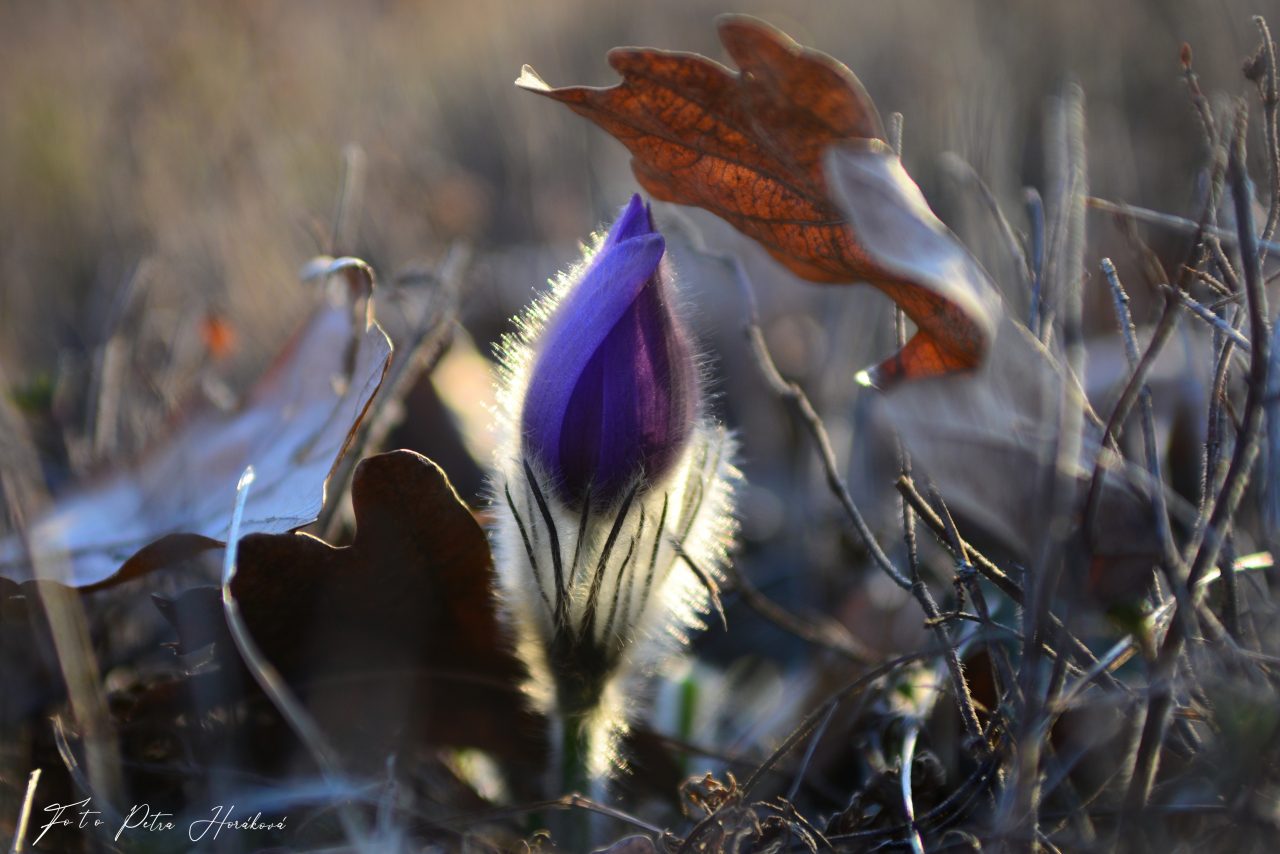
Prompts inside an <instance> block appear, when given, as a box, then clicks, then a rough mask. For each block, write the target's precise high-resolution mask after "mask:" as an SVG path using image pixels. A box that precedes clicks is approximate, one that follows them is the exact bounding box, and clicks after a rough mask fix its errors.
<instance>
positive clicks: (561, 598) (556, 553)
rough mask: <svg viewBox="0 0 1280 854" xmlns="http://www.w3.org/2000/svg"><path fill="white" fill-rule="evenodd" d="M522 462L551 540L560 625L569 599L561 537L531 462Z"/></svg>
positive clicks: (556, 610) (556, 614)
mask: <svg viewBox="0 0 1280 854" xmlns="http://www.w3.org/2000/svg"><path fill="white" fill-rule="evenodd" d="M520 462H521V464H522V465H523V466H524V476H525V478H526V479H527V480H528V481H529V486H530V487H531V488H532V489H533V497H534V500H536V501H537V502H538V512H539V513H541V514H542V521H544V522H546V523H547V536H548V537H549V538H550V540H551V543H550V545H551V564H552V566H553V568H554V569H555V576H556V607H555V621H556V623H557V624H558V623H559V622H560V620H561V618H562V617H563V615H564V608H565V605H566V604H567V602H568V599H569V595H568V593H567V592H566V591H565V587H564V565H563V563H562V561H561V559H560V537H559V535H558V534H557V533H556V523H555V520H553V519H552V518H551V510H550V508H548V507H547V499H546V498H545V497H543V495H542V487H540V486H538V480H537V478H535V477H534V476H533V469H532V468H530V466H529V461H528V460H521V461H520Z"/></svg>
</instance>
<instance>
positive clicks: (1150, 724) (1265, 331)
mask: <svg viewBox="0 0 1280 854" xmlns="http://www.w3.org/2000/svg"><path fill="white" fill-rule="evenodd" d="M1245 127H1246V123H1245V110H1244V108H1243V105H1242V106H1241V109H1240V110H1239V112H1238V115H1237V120H1236V127H1235V133H1234V139H1233V142H1232V146H1231V151H1230V155H1229V160H1228V165H1227V179H1228V181H1229V182H1230V185H1231V196H1232V200H1233V202H1234V206H1235V213H1236V225H1237V229H1238V232H1239V235H1238V239H1239V246H1240V255H1241V261H1242V264H1243V267H1244V269H1243V274H1244V284H1245V294H1246V296H1247V297H1248V301H1247V306H1248V310H1249V329H1250V335H1249V339H1250V342H1251V343H1252V345H1253V351H1252V353H1251V354H1250V360H1249V361H1250V369H1249V382H1248V390H1247V393H1246V398H1245V408H1244V415H1243V418H1242V420H1241V430H1240V435H1239V437H1238V438H1237V440H1236V446H1235V449H1234V451H1233V453H1232V456H1231V462H1230V465H1229V467H1228V469H1227V475H1226V477H1225V478H1224V480H1223V483H1222V486H1221V487H1220V489H1219V490H1218V493H1217V496H1216V497H1215V499H1214V502H1213V505H1212V508H1211V509H1210V512H1209V521H1208V524H1207V525H1205V528H1204V537H1203V541H1202V542H1201V543H1200V544H1199V547H1198V548H1197V549H1196V552H1195V559H1194V560H1193V561H1192V563H1191V568H1190V570H1189V572H1188V575H1187V588H1188V590H1189V591H1191V593H1192V596H1193V599H1195V600H1198V598H1199V596H1200V595H1202V592H1201V591H1202V590H1203V588H1202V587H1201V586H1200V583H1199V582H1200V579H1201V578H1202V577H1203V576H1204V574H1205V573H1206V572H1207V571H1208V570H1209V569H1211V568H1212V567H1214V566H1216V565H1217V562H1218V555H1219V552H1220V550H1221V548H1222V544H1223V542H1224V541H1225V539H1226V535H1227V533H1228V532H1229V530H1230V526H1231V522H1232V519H1233V517H1234V515H1235V512H1236V509H1237V508H1238V507H1239V505H1240V499H1241V498H1242V497H1243V495H1244V489H1245V486H1246V485H1247V484H1248V481H1249V473H1250V471H1251V469H1252V468H1253V463H1254V461H1255V460H1256V458H1257V455H1258V446H1259V442H1258V438H1259V433H1260V430H1261V426H1262V404H1263V399H1264V398H1265V395H1266V381H1267V360H1268V355H1269V349H1270V337H1271V336H1270V328H1269V327H1270V323H1269V319H1268V315H1267V295H1266V290H1265V289H1264V287H1263V281H1262V270H1261V265H1260V260H1261V258H1260V254H1259V248H1258V242H1257V239H1256V236H1255V233H1254V222H1253V210H1252V199H1251V198H1250V195H1249V191H1248V176H1247V175H1246V173H1245V166H1244V163H1245V151H1244V136H1245ZM1191 617H1192V615H1190V614H1187V615H1184V617H1183V619H1179V620H1175V621H1174V622H1173V624H1172V625H1171V626H1170V627H1169V631H1168V633H1167V634H1166V635H1165V639H1164V643H1163V644H1161V647H1160V654H1159V656H1158V658H1157V662H1156V678H1155V680H1154V682H1153V684H1152V686H1151V695H1150V700H1149V702H1148V707H1147V717H1146V721H1145V723H1144V725H1143V730H1142V738H1141V741H1140V742H1139V745H1138V752H1137V754H1136V757H1135V764H1134V771H1133V777H1132V778H1131V779H1130V783H1129V791H1128V794H1127V796H1126V799H1125V807H1126V810H1127V811H1128V812H1130V813H1132V812H1134V811H1136V810H1139V809H1141V808H1142V807H1143V806H1145V805H1146V802H1147V798H1148V797H1149V796H1150V793H1151V787H1152V785H1153V784H1154V782H1155V774H1156V770H1157V768H1158V766H1159V755H1160V745H1161V743H1162V742H1163V739H1164V733H1165V729H1166V727H1167V725H1168V720H1169V714H1170V712H1171V710H1172V707H1173V686H1172V685H1171V684H1170V682H1171V681H1172V676H1173V673H1174V671H1175V667H1176V663H1177V659H1178V657H1179V656H1180V655H1181V652H1182V647H1183V644H1184V643H1185V641H1186V638H1187V634H1188V630H1187V629H1186V628H1184V627H1186V626H1187V625H1188V622H1189V620H1190V619H1191Z"/></svg>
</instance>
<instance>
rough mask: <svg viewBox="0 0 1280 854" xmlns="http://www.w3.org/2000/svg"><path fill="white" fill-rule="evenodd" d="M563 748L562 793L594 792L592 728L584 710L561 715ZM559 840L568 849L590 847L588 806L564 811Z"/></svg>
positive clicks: (561, 763)
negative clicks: (591, 758) (586, 808)
mask: <svg viewBox="0 0 1280 854" xmlns="http://www.w3.org/2000/svg"><path fill="white" fill-rule="evenodd" d="M559 723H560V745H559V747H560V749H559V751H558V752H559V757H558V759H559V765H560V768H559V771H560V773H559V778H560V779H559V782H560V791H559V792H558V793H556V794H558V795H569V794H574V793H577V794H581V795H584V796H589V795H590V794H591V772H590V770H589V769H588V763H589V762H590V757H591V743H590V738H591V732H590V723H589V717H588V716H587V715H583V714H573V713H562V714H561V715H560V722H559ZM556 825H557V827H556V828H555V831H556V832H555V841H556V845H557V847H559V848H561V849H563V850H565V851H588V850H590V845H591V813H590V812H588V811H587V810H584V809H578V808H570V809H567V810H564V811H562V812H561V813H560V814H559V818H558V820H557V821H556Z"/></svg>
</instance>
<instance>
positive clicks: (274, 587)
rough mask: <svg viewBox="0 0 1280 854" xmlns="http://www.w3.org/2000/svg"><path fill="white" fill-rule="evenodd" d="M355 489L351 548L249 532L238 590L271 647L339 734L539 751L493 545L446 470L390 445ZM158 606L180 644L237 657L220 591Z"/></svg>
mask: <svg viewBox="0 0 1280 854" xmlns="http://www.w3.org/2000/svg"><path fill="white" fill-rule="evenodd" d="M351 499H352V504H353V506H354V509H355V518H356V533H355V538H354V540H353V542H352V544H351V545H350V546H344V547H334V546H331V545H329V544H328V543H326V542H324V541H323V540H320V539H318V538H316V537H313V536H311V535H309V534H303V533H293V534H250V535H248V536H246V537H244V538H242V539H241V540H240V546H239V556H238V561H237V566H238V568H237V572H236V576H235V579H234V580H233V582H232V593H233V594H234V595H235V598H236V600H237V602H238V603H239V606H240V612H241V615H242V617H243V619H244V621H245V624H246V626H247V627H248V629H249V631H250V633H251V634H252V636H253V639H254V641H255V643H256V644H257V645H258V647H259V648H260V650H261V651H262V654H263V655H264V656H265V657H266V658H267V660H268V661H270V663H271V664H272V665H273V666H274V667H275V668H276V669H277V670H279V671H280V673H281V674H282V676H283V677H284V678H285V679H286V681H288V682H289V683H290V685H291V686H293V688H294V690H295V691H297V692H298V693H299V695H301V696H302V697H303V698H304V700H305V701H306V702H307V703H308V705H309V707H310V709H311V711H312V713H313V714H314V715H315V716H316V718H317V719H318V720H319V722H320V723H321V725H322V727H323V728H324V729H325V731H326V732H327V733H328V734H329V735H330V736H332V737H333V738H334V740H335V741H336V742H338V743H339V744H342V743H349V744H355V745H364V746H365V747H367V746H368V745H370V744H373V743H381V742H382V740H384V739H408V740H409V741H411V742H413V743H425V742H429V743H431V744H442V743H446V744H458V745H471V746H479V747H483V748H485V749H489V750H493V751H495V752H501V753H505V754H508V755H515V756H517V757H520V756H524V757H528V756H530V755H533V754H536V753H537V752H538V749H539V748H538V742H537V736H538V733H539V728H538V726H537V725H536V721H533V719H532V718H531V717H530V716H529V713H528V712H526V711H525V704H524V703H523V702H522V698H521V696H520V692H519V685H520V682H521V680H522V670H521V668H520V666H519V665H518V664H517V662H516V659H515V658H514V656H513V655H512V653H511V651H510V648H509V646H508V644H507V642H506V637H505V633H504V632H503V630H502V627H501V625H500V623H499V620H498V617H497V615H496V612H495V609H494V599H493V592H492V585H493V561H492V557H491V555H490V552H489V544H488V541H487V539H486V537H485V534H484V531H483V530H482V529H481V527H480V525H479V523H478V522H477V521H476V520H475V518H474V517H473V516H472V514H471V511H470V510H469V509H467V506H466V505H465V504H463V502H462V501H461V499H459V498H458V496H457V494H456V493H455V492H454V491H453V487H452V486H451V485H450V483H449V480H448V478H447V477H446V476H445V474H444V472H443V471H441V470H440V468H439V467H438V466H436V464H435V463H433V462H431V461H430V460H428V459H427V458H426V457H423V456H421V455H419V454H416V453H414V452H413V451H404V450H401V451H391V452H389V453H385V454H378V455H377V456H373V457H369V458H368V459H365V460H363V461H362V462H361V463H360V464H359V466H358V467H357V468H356V471H355V475H354V478H353V481H352V487H351ZM157 603H158V604H159V605H160V608H161V611H162V612H163V613H164V614H165V616H166V617H167V618H168V619H169V620H170V622H171V623H172V624H173V625H174V627H175V628H176V630H177V632H178V637H179V650H180V651H182V652H190V651H194V650H197V649H200V648H202V647H205V646H207V645H208V644H210V643H214V644H216V651H217V653H218V655H219V657H220V660H221V661H222V662H223V663H224V665H226V666H227V667H228V669H229V670H232V671H234V670H236V669H238V668H239V666H240V663H239V657H238V654H237V652H236V647H235V645H234V643H233V642H232V640H231V638H230V635H229V633H228V630H227V626H226V623H225V620H224V614H223V609H222V602H221V594H220V591H219V589H218V588H216V587H197V588H193V589H191V590H187V591H185V592H184V593H182V594H181V595H179V596H178V597H177V598H175V599H173V600H163V599H159V598H158V599H157ZM236 681H237V680H230V682H232V683H234V682H236ZM238 681H239V682H240V683H242V684H249V683H248V681H247V679H240V680H238ZM355 698H358V700H356V701H357V702H358V703H359V714H358V715H357V714H353V713H352V707H351V704H352V702H353V700H354V699H355ZM531 739H532V745H531ZM372 752H373V751H369V750H365V753H372ZM377 755H379V756H381V755H384V754H377Z"/></svg>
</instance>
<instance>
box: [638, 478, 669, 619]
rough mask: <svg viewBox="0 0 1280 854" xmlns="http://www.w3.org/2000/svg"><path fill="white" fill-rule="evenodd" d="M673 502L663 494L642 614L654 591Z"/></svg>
mask: <svg viewBox="0 0 1280 854" xmlns="http://www.w3.org/2000/svg"><path fill="white" fill-rule="evenodd" d="M670 501H671V493H670V492H664V493H662V513H660V514H659V515H658V529H657V530H656V531H654V532H653V552H652V554H650V555H649V570H648V572H646V573H645V576H644V593H643V594H641V596H640V614H641V615H643V614H644V609H645V608H646V607H648V605H649V592H650V591H651V590H652V589H653V576H654V574H655V573H656V572H657V569H658V549H659V548H661V547H662V532H663V530H665V529H666V526H667V504H668V503H669V502H670Z"/></svg>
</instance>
